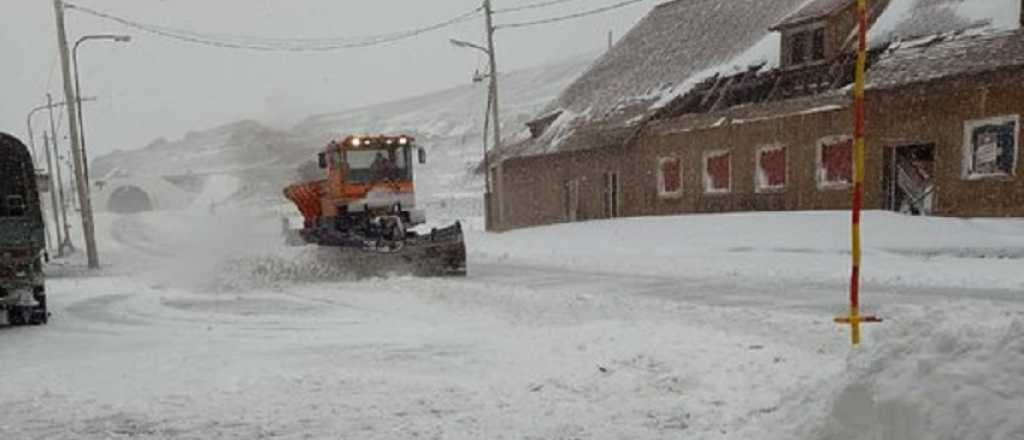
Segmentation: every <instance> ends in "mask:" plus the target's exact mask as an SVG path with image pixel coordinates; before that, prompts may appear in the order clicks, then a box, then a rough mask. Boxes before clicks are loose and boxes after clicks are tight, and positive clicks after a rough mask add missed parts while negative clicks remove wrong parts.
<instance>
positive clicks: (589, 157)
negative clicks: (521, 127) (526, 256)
mask: <svg viewBox="0 0 1024 440" xmlns="http://www.w3.org/2000/svg"><path fill="white" fill-rule="evenodd" d="M627 158H628V156H627V155H625V154H624V153H623V150H622V149H621V148H604V149H593V150H582V151H577V152H570V153H558V154H550V155H543V156H533V157H523V158H513V159H507V160H505V161H503V162H502V170H503V172H502V175H501V179H500V182H498V184H497V187H496V189H497V191H499V192H500V193H501V196H500V197H499V198H500V203H501V204H502V208H503V209H504V220H505V221H504V223H503V224H501V225H498V227H497V228H496V229H514V228H520V227H525V226H534V225H542V224H552V223H560V222H564V221H566V220H567V219H566V216H565V203H564V197H565V192H564V191H565V189H564V188H565V184H566V182H568V181H570V180H577V182H578V188H579V197H578V200H579V208H578V211H577V220H579V221H584V220H593V219H599V218H604V217H605V214H604V192H605V191H604V174H605V173H606V172H610V171H615V172H618V173H620V176H621V178H623V179H625V178H626V176H627V173H626V170H627V169H628V168H629V167H628V164H625V163H624V161H625V160H627ZM626 185H627V184H626V183H625V181H624V182H623V185H622V186H623V187H625V186H626ZM621 200H622V201H623V202H626V200H628V199H627V197H625V196H623V197H621Z"/></svg>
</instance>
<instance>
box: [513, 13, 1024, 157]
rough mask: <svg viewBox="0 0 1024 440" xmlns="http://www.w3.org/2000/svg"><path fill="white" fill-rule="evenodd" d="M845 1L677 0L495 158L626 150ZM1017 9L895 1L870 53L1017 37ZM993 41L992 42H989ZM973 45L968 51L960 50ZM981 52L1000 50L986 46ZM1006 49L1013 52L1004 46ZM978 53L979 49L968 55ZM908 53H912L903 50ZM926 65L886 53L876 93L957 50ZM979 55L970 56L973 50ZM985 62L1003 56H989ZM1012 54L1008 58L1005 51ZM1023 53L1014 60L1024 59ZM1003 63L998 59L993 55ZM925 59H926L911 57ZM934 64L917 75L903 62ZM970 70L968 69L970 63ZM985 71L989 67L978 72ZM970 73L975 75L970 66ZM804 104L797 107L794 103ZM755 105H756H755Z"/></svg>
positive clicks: (945, 71)
mask: <svg viewBox="0 0 1024 440" xmlns="http://www.w3.org/2000/svg"><path fill="white" fill-rule="evenodd" d="M842 3H844V1H842V0H810V1H808V0H771V1H765V0H729V1H719V0H674V1H669V2H666V3H663V4H661V5H659V6H657V7H655V8H654V9H653V10H652V11H651V13H650V14H648V15H647V16H646V17H645V18H644V19H643V20H641V21H640V23H638V24H637V25H636V26H635V27H634V28H633V29H632V30H630V32H629V33H627V34H626V35H625V36H624V37H623V38H622V40H621V41H619V42H618V44H616V45H615V46H614V47H613V48H612V49H611V50H610V51H609V52H608V53H606V54H605V55H604V56H603V57H601V58H600V59H599V60H598V61H597V62H596V63H594V65H593V66H591V67H590V69H588V70H587V71H586V72H585V73H584V74H583V75H582V76H581V77H580V78H578V79H577V80H576V81H575V82H573V83H572V84H571V85H570V86H569V87H568V88H566V90H565V91H563V92H562V94H561V95H559V97H558V98H557V99H556V100H555V101H554V102H553V103H552V104H550V105H549V106H548V107H547V108H546V110H545V111H544V112H543V113H542V114H541V116H549V115H553V114H558V116H557V117H556V119H555V120H553V121H544V122H545V124H540V125H537V124H534V128H537V127H539V126H543V128H544V129H543V130H539V131H542V132H541V133H536V131H538V130H534V131H535V133H533V136H531V133H530V131H528V130H527V129H526V128H525V127H524V128H523V129H522V130H521V131H519V132H518V133H519V134H518V136H517V137H516V138H515V139H511V140H509V141H508V142H507V143H505V144H503V145H502V147H501V148H500V149H499V151H498V152H496V153H495V154H496V155H497V156H503V157H508V156H526V155H537V154H545V153H551V152H557V151H571V150H578V149H583V148H600V147H604V146H608V145H616V143H618V145H621V142H625V141H626V140H628V139H630V136H629V135H625V136H623V135H622V133H629V132H631V131H632V132H635V131H636V129H637V127H639V126H640V125H641V123H642V122H643V121H646V120H648V117H649V116H651V115H652V114H654V113H655V112H656V111H657V110H658V109H660V108H661V107H662V106H664V105H665V104H667V103H669V102H671V101H672V99H673V98H675V97H677V96H680V95H683V94H685V93H686V92H687V91H688V90H689V89H691V88H692V87H693V86H695V85H696V84H699V83H700V82H701V81H703V80H705V79H707V78H709V77H711V76H713V75H715V74H729V73H735V72H737V71H740V70H742V69H746V68H750V67H752V66H756V65H760V66H762V68H774V67H776V66H777V65H778V58H779V52H780V46H781V42H780V36H779V34H778V33H777V32H772V31H770V30H769V28H771V27H772V26H774V25H776V24H779V23H782V22H788V21H789V20H792V19H796V18H799V17H804V16H809V15H815V14H821V13H822V11H827V10H829V9H830V8H841V7H842ZM1019 8H1020V0H890V3H889V5H888V6H887V7H886V9H885V10H884V11H883V12H882V13H881V14H880V15H879V16H878V19H877V20H876V21H875V23H874V24H873V25H872V28H871V33H870V35H869V38H870V39H871V41H872V43H873V44H878V45H883V46H884V45H886V44H888V43H889V42H891V41H895V40H903V39H909V38H914V37H920V36H926V35H935V34H950V33H962V32H964V31H967V30H971V32H975V33H986V32H992V31H999V30H1004V29H1016V28H1017V27H1018V25H1019V16H1020V9H1019ZM985 41H988V40H985ZM964 44H967V43H964ZM975 44H999V43H995V42H992V43H984V42H983V41H979V42H976V43H975ZM1005 44H1007V45H1010V44H1012V43H1010V42H1006V43H1005ZM972 47H973V46H972ZM904 50H906V49H904ZM948 50H949V52H948V53H947V54H946V55H944V56H939V57H937V58H936V59H933V60H928V59H926V58H927V57H923V56H922V55H915V51H914V50H910V51H909V52H907V53H905V54H904V53H901V52H900V51H899V50H897V51H896V52H893V53H891V54H888V55H887V56H886V57H885V59H884V60H882V61H881V63H880V64H879V65H878V66H876V67H875V69H877V70H874V71H873V72H872V73H870V74H869V77H875V80H876V81H877V82H875V83H873V84H874V85H875V86H876V87H878V86H882V85H884V84H889V83H899V82H906V81H918V80H920V79H921V78H924V77H925V76H928V75H932V76H935V75H949V74H952V73H955V72H956V71H958V69H959V70H963V69H964V66H962V65H961V67H959V68H958V67H956V65H955V64H956V63H954V62H953V61H954V59H955V57H956V55H955V52H956V49H953V48H951V49H948ZM971 50H974V49H971ZM991 50H992V51H993V52H992V53H991V54H989V55H987V56H988V57H989V60H987V61H985V62H984V63H981V66H984V65H987V64H991V63H995V62H996V60H995V59H994V58H998V57H1004V55H1002V50H1003V49H999V48H993V49H991ZM1005 50H1010V49H1005ZM1022 53H1024V51H1018V52H1017V53H1016V54H1013V55H1015V56H1019V55H1020V54H1022ZM997 54H998V55H997ZM915 56H917V57H923V58H921V59H917V58H915ZM924 62H928V63H935V64H934V65H933V64H928V66H931V68H932V69H934V71H929V70H930V69H929V68H925V69H920V70H921V71H919V70H918V69H916V68H914V67H913V66H904V65H903V64H905V63H911V64H914V63H924ZM968 64H969V63H968ZM979 68H983V67H979ZM969 69H973V67H969ZM797 102H800V101H797ZM755 105H757V104H755Z"/></svg>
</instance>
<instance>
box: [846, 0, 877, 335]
mask: <svg viewBox="0 0 1024 440" xmlns="http://www.w3.org/2000/svg"><path fill="white" fill-rule="evenodd" d="M857 29H858V30H857V34H858V36H857V40H858V47H857V72H856V79H855V82H854V86H853V208H852V211H853V221H852V228H851V229H852V237H851V238H852V252H851V255H852V257H853V267H852V269H851V273H850V314H849V316H843V317H840V318H836V320H835V321H836V323H839V324H844V325H849V326H850V330H851V333H850V339H851V342H853V345H854V346H858V345H860V340H861V334H860V325H861V324H864V323H876V322H882V320H881V319H880V318H878V317H875V316H861V314H860V268H861V259H862V252H861V230H860V220H861V210H862V209H863V204H864V133H865V121H864V119H865V105H864V77H865V70H866V66H867V49H868V35H867V34H868V5H867V0H857Z"/></svg>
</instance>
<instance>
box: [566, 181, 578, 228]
mask: <svg viewBox="0 0 1024 440" xmlns="http://www.w3.org/2000/svg"><path fill="white" fill-rule="evenodd" d="M562 190H563V194H562V203H563V205H564V209H563V215H564V220H565V221H567V222H575V221H578V220H579V212H580V181H579V179H572V180H566V181H565V183H563V184H562Z"/></svg>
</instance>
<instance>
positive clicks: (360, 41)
mask: <svg viewBox="0 0 1024 440" xmlns="http://www.w3.org/2000/svg"><path fill="white" fill-rule="evenodd" d="M65 7H67V8H68V9H72V10H76V11H79V12H82V13H84V14H86V15H91V16H93V17H96V18H100V19H104V20H107V21H112V22H115V23H118V24H121V25H123V26H127V27H130V28H133V29H136V30H140V31H143V32H146V33H149V34H152V35H156V36H159V37H164V38H170V39H174V40H178V41H183V42H186V43H193V44H200V45H206V46H212V47H219V48H227V49H243V50H255V51H266V52H315V51H320V52H323V51H333V50H343V49H356V48H365V47H371V46H378V45H383V44H388V43H394V42H397V41H401V40H406V39H409V38H413V37H416V36H419V35H422V34H425V33H428V32H432V31H436V30H439V29H443V28H447V27H450V26H454V25H456V24H459V23H462V22H465V21H468V20H470V19H473V18H475V17H477V16H478V15H480V12H481V11H482V9H483V8H482V7H478V8H476V9H474V10H472V11H469V12H466V13H463V14H460V15H458V16H455V17H454V18H451V19H449V20H445V21H443V22H440V23H436V24H433V25H429V26H424V27H420V28H416V29H411V30H406V31H399V32H393V33H388V34H379V35H368V36H356V37H333V38H268V37H258V36H244V35H217V34H208V33H200V32H194V31H190V30H185V29H175V28H170V27H164V26H158V25H153V24H147V23H143V22H138V21H134V20H129V19H127V18H124V17H119V16H116V15H113V14H109V13H105V12H100V11H97V10H94V9H90V8H87V7H84V6H80V5H77V4H73V3H65Z"/></svg>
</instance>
